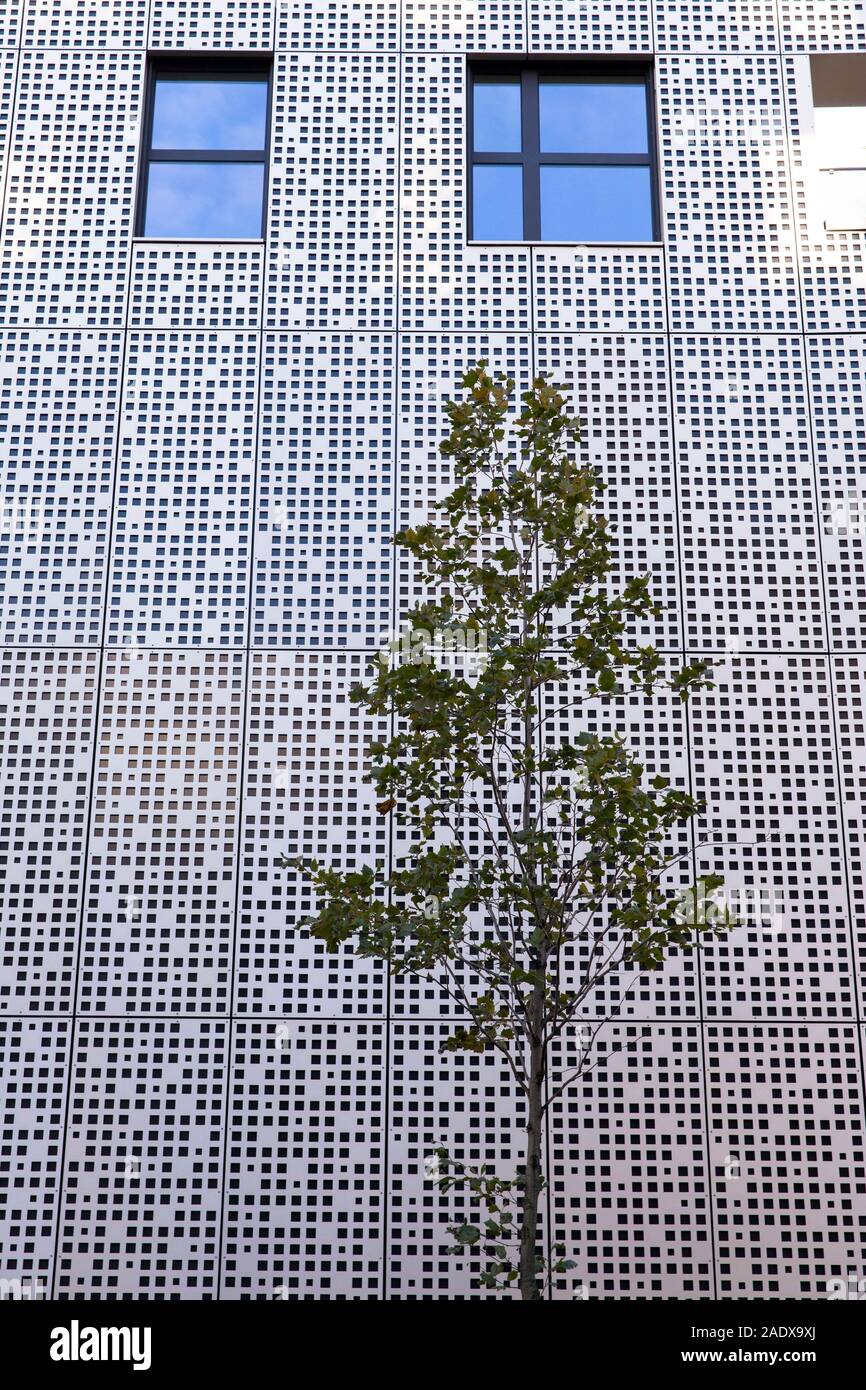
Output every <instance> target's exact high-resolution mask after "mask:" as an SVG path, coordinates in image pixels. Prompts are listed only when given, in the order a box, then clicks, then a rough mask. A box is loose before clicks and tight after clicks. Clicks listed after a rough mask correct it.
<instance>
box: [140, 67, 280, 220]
mask: <svg viewBox="0 0 866 1390" xmlns="http://www.w3.org/2000/svg"><path fill="white" fill-rule="evenodd" d="M269 97H270V73H269V69H268V68H267V67H265V66H264V65H263V64H262V63H259V62H258V61H255V60H252V61H249V60H244V61H236V60H233V59H232V60H226V59H220V58H212V59H200V60H194V61H191V60H190V59H189V58H184V59H179V60H176V61H175V60H171V59H159V60H154V61H153V62H152V64H151V66H150V70H149V77H148V91H147V102H146V136H147V144H146V150H145V159H144V175H143V181H142V189H141V200H140V206H139V234H140V235H142V236H146V237H167V238H175V237H216V238H226V239H231V238H243V237H249V238H258V237H261V236H262V235H263V232H264V206H265V182H266V178H265V176H266V164H267V148H268V121H269V108H270V100H269Z"/></svg>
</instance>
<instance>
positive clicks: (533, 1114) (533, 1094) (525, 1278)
mask: <svg viewBox="0 0 866 1390" xmlns="http://www.w3.org/2000/svg"><path fill="white" fill-rule="evenodd" d="M543 1010H544V991H543V989H542V990H538V989H537V990H536V992H535V997H534V998H533V1001H532V1013H533V1020H532V1022H533V1031H534V1033H535V1037H534V1039H533V1042H532V1045H531V1047H530V1058H529V1096H528V1110H529V1115H528V1119H527V1124H526V1167H525V1170H524V1182H525V1185H524V1189H523V1221H522V1224H521V1227H520V1297H521V1298H522V1299H523V1298H531V1299H540V1298H541V1289H540V1288H539V1284H538V1270H537V1269H536V1263H535V1262H536V1244H537V1241H538V1202H539V1198H540V1196H541V1186H542V1169H541V1158H542V1149H543V1140H542V1123H543V1114H542V1105H543V1096H544V1069H545V1060H546V1059H545V1047H544V1040H543V1038H542V1028H543Z"/></svg>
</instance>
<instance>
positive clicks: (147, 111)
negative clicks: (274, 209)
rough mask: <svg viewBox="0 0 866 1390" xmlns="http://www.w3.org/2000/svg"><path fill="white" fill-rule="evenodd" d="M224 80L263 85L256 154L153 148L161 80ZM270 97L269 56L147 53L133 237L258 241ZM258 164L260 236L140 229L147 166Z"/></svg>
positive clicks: (264, 199) (266, 172)
mask: <svg viewBox="0 0 866 1390" xmlns="http://www.w3.org/2000/svg"><path fill="white" fill-rule="evenodd" d="M226 78H229V79H231V80H232V81H237V82H244V81H247V82H261V81H262V80H264V81H265V82H266V83H267V94H266V96H265V102H266V107H265V134H264V143H263V146H262V148H261V149H260V150H195V149H193V150H167V149H159V150H154V148H153V115H154V105H155V100H156V84H157V82H158V81H159V80H160V79H168V80H169V81H171V80H172V79H174V80H175V81H181V82H182V81H191V82H207V81H213V82H220V81H224V80H225V79H226ZM272 97H273V55H272V54H271V53H268V52H264V53H244V54H242V55H240V56H238V57H237V58H235V57H233V56H227V55H225V54H218V53H207V52H199V53H170V54H169V53H148V55H147V78H146V84H145V92H144V119H143V121H142V139H141V156H140V163H139V167H140V170H141V172H140V176H139V180H138V199H137V204H136V213H135V226H136V236H138V237H142V238H145V239H146V240H148V241H250V240H253V241H261V240H263V239H264V236H265V231H266V228H267V207H268V175H269V172H270V167H269V166H270V159H269V154H270V145H271V108H272ZM181 163H188V164H261V165H262V168H263V172H262V217H261V223H260V226H259V235H258V237H248V236H238V237H231V236H213V237H209V236H207V235H206V233H201V235H198V236H185V235H183V234H179V235H178V236H176V237H166V236H148V235H147V233H146V232H145V230H144V226H145V219H146V217H147V186H148V181H149V179H150V166H151V164H181Z"/></svg>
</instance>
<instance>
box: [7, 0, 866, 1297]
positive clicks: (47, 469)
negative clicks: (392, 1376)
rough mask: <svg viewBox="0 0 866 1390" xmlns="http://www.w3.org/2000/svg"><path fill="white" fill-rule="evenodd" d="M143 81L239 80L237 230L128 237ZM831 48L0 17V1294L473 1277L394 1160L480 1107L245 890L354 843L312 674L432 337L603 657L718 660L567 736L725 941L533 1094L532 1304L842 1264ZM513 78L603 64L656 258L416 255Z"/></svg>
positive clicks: (575, 16) (840, 504)
mask: <svg viewBox="0 0 866 1390" xmlns="http://www.w3.org/2000/svg"><path fill="white" fill-rule="evenodd" d="M147 48H151V49H154V50H158V51H173V50H184V49H186V50H189V51H196V52H203V51H207V50H209V49H213V50H218V51H222V52H233V51H257V50H258V51H268V50H270V49H273V50H274V53H275V61H274V92H273V120H272V136H271V151H270V176H269V192H268V197H269V206H268V233H267V237H266V239H265V242H264V244H262V243H259V242H255V241H241V242H234V243H229V242H226V243H219V242H200V243H195V242H177V243H173V242H171V241H145V240H143V239H134V238H133V235H132V218H133V209H134V203H135V190H136V167H137V162H138V150H139V140H140V124H139V123H140V106H141V96H142V91H143V78H144V58H145V50H146V49H147ZM864 49H866V6H864V3H863V0H826V3H825V2H824V0H822V2H821V3H813V0H737V3H733V0H732V3H729V4H725V5H719V4H717V3H710V0H652V3H650V0H640V3H625V0H604V3H599V4H583V3H581V4H571V3H564V2H561V0H555V3H550V4H548V3H541V0H516V2H514V3H513V2H512V0H402V3H398V0H377V3H375V4H373V5H364V6H359V5H357V4H355V3H353V0H312V3H309V4H303V3H300V0H137V3H124V4H120V3H117V0H81V3H72V0H20V3H9V4H6V5H4V6H3V8H2V14H0V159H5V163H4V164H3V165H0V187H2V192H3V229H2V243H0V296H2V303H3V311H2V312H3V319H2V332H0V428H2V433H3V444H4V464H5V470H4V484H3V505H4V519H3V526H2V533H0V593H2V598H3V617H2V625H3V640H4V642H5V644H6V650H5V651H4V653H3V654H2V659H0V757H2V765H3V766H2V771H3V786H4V794H3V798H2V818H0V862H2V879H3V886H2V895H0V913H2V918H0V926H2V933H3V940H2V951H0V957H2V967H0V1009H2V1014H3V1017H2V1018H0V1068H2V1073H3V1087H2V1090H3V1096H4V1104H5V1106H6V1107H8V1119H7V1118H6V1116H5V1111H4V1130H3V1133H4V1140H3V1145H2V1150H0V1277H2V1278H6V1279H16V1278H17V1279H23V1280H25V1281H26V1280H30V1281H33V1282H34V1284H35V1287H36V1289H37V1296H38V1289H39V1288H40V1287H41V1285H42V1284H43V1283H45V1284H47V1286H48V1289H51V1288H53V1290H54V1292H55V1294H56V1295H57V1296H59V1297H61V1298H71V1297H76V1298H83V1297H93V1298H107V1299H114V1298H119V1297H124V1296H134V1297H142V1298H156V1299H164V1298H188V1299H210V1298H217V1297H222V1298H227V1299H266V1300H273V1299H290V1300H295V1299H326V1300H327V1299H339V1300H343V1299H376V1298H380V1297H388V1298H394V1299H401V1300H422V1299H425V1300H429V1299H446V1298H453V1297H456V1298H465V1297H469V1296H473V1294H472V1279H471V1276H472V1269H471V1267H470V1265H471V1261H465V1260H464V1261H462V1262H461V1261H455V1260H454V1258H453V1257H452V1256H450V1255H448V1254H447V1253H446V1252H445V1246H446V1245H447V1244H448V1243H449V1238H448V1236H447V1234H446V1231H445V1227H446V1226H447V1224H448V1223H449V1221H450V1220H452V1219H453V1218H454V1216H455V1215H456V1214H457V1213H458V1211H459V1210H460V1209H461V1204H460V1202H459V1199H456V1198H455V1197H454V1196H453V1195H448V1196H447V1197H443V1196H442V1195H441V1194H439V1193H438V1191H437V1190H436V1189H435V1187H434V1186H433V1185H432V1184H430V1183H429V1182H427V1181H425V1176H424V1161H425V1157H426V1155H427V1154H428V1153H429V1152H430V1150H431V1148H432V1147H433V1146H434V1145H435V1144H436V1143H437V1142H440V1141H442V1142H446V1143H448V1144H449V1146H450V1147H452V1148H453V1149H454V1150H455V1151H457V1152H458V1153H460V1154H461V1155H462V1156H464V1157H467V1158H469V1159H470V1160H472V1161H475V1160H477V1159H481V1160H488V1161H491V1162H494V1163H497V1164H499V1165H500V1166H501V1167H503V1168H504V1169H506V1170H507V1169H508V1168H509V1167H510V1166H512V1165H513V1164H514V1163H515V1161H516V1156H517V1153H518V1151H519V1141H520V1134H519V1126H518V1119H517V1111H516V1103H515V1096H514V1093H513V1088H512V1085H511V1082H510V1080H509V1077H508V1075H507V1074H505V1073H504V1071H503V1068H502V1066H501V1064H500V1061H499V1059H496V1058H493V1059H491V1058H483V1059H480V1060H479V1059H478V1058H474V1057H464V1056H457V1057H455V1056H451V1055H444V1056H443V1055H441V1054H440V1053H439V1051H438V1047H439V1045H440V1043H441V1041H442V1039H443V1038H444V1037H445V1036H447V1033H448V1031H449V1028H450V1026H451V1020H452V1010H451V1005H450V1003H449V1001H448V1000H447V998H445V997H443V996H442V995H441V994H440V991H439V990H438V989H437V987H436V985H435V984H425V985H419V984H417V983H416V982H407V983H405V984H400V985H398V986H395V985H394V984H389V982H388V980H387V978H386V977H385V975H384V973H383V971H382V970H381V969H380V968H379V967H377V966H374V965H372V964H371V963H370V962H369V961H365V960H363V959H360V958H358V957H357V956H356V955H355V954H354V953H353V952H352V951H351V950H349V949H345V950H343V951H341V952H339V953H337V954H335V955H330V954H328V953H327V952H325V950H324V949H323V947H322V946H321V944H320V943H316V942H313V941H311V940H310V939H309V938H308V936H307V934H306V933H304V932H302V931H298V930H297V927H296V924H297V922H298V921H299V919H302V918H303V917H304V916H306V915H308V914H309V913H310V912H311V911H312V910H313V908H314V906H315V904H314V900H313V898H312V895H311V894H310V893H309V892H308V891H306V890H304V889H303V887H302V885H301V884H300V881H299V880H298V879H297V877H296V876H294V875H292V874H291V873H288V872H285V871H282V870H280V869H278V867H277V865H276V859H277V856H278V855H279V854H280V853H281V852H282V851H283V850H288V851H289V852H290V853H293V854H307V855H318V856H319V857H320V858H322V859H330V858H333V859H334V860H336V861H337V862H339V863H341V864H344V865H351V864H360V863H362V862H368V861H373V860H376V861H380V862H384V861H386V860H387V859H388V856H389V855H390V854H392V853H394V852H397V851H398V850H399V848H400V846H399V842H398V843H394V844H392V836H393V831H392V828H391V826H390V824H389V822H388V820H387V819H386V818H383V817H382V816H380V815H379V814H378V813H377V811H376V808H375V800H374V797H373V794H372V791H371V789H370V788H369V787H368V786H367V785H366V784H364V783H363V781H362V773H363V769H364V766H365V762H366V754H365V748H366V745H367V744H368V743H369V741H370V740H371V739H372V738H374V737H376V736H377V735H379V734H380V733H381V730H380V729H379V728H377V727H374V724H373V721H371V720H369V719H368V718H366V717H365V716H364V714H363V712H361V711H359V710H358V708H357V707H356V706H354V705H351V704H350V703H349V701H348V693H349V689H350V687H351V685H352V684H353V683H355V682H357V681H358V680H360V679H362V678H363V677H364V674H365V671H367V670H368V668H369V662H370V661H371V659H372V658H373V656H374V654H375V651H376V650H377V648H378V647H379V646H380V645H381V642H382V639H383V638H384V637H387V636H389V635H390V634H392V633H393V631H394V628H395V626H398V625H399V619H400V615H401V614H402V613H403V612H405V609H406V607H407V605H408V604H410V603H411V602H413V600H414V597H415V595H416V593H417V575H416V574H415V572H414V570H413V568H412V566H411V565H409V564H407V563H406V561H405V559H402V558H398V557H397V556H395V555H394V554H393V552H392V550H391V547H390V545H389V543H388V542H389V537H390V534H391V532H392V531H393V530H394V529H395V528H396V526H399V525H403V524H406V523H407V522H409V521H410V520H412V519H413V518H416V517H420V516H422V515H424V514H425V511H426V508H427V507H428V506H429V504H430V502H431V501H432V500H433V499H434V498H435V497H436V495H437V494H438V492H439V491H440V490H441V489H442V488H443V487H445V486H447V484H448V470H447V468H446V467H445V466H444V461H443V460H441V459H440V458H439V456H438V452H437V444H438V439H439V437H440V434H441V403H442V399H443V398H444V397H445V396H446V395H448V394H449V393H451V392H452V391H453V389H454V385H455V381H456V378H457V376H458V375H459V373H460V372H461V371H462V370H464V369H465V368H466V367H467V366H468V365H469V364H470V363H472V362H474V361H475V360H477V359H478V358H479V357H484V358H486V359H487V360H489V361H491V363H492V364H493V365H494V366H495V367H501V368H502V369H503V370H505V371H507V372H508V373H509V374H511V375H513V376H515V377H516V379H517V381H518V384H519V386H520V387H521V388H523V387H525V385H526V384H527V382H528V381H529V380H530V379H531V377H532V375H533V374H534V373H535V372H537V371H539V370H544V371H551V372H553V373H554V374H555V375H557V376H558V377H559V378H560V379H561V380H564V381H565V382H566V383H567V384H568V385H569V386H570V387H571V388H572V390H573V392H574V396H575V399H576V404H577V409H578V411H579V412H580V413H581V415H582V416H583V418H584V421H585V438H584V446H583V447H584V450H585V452H586V456H587V457H588V458H590V459H592V461H593V462H594V463H595V464H596V465H597V466H598V467H599V469H600V471H601V473H602V474H603V476H604V477H605V479H606V481H607V483H608V487H609V491H608V494H607V505H608V509H609V511H610V512H611V514H612V515H613V517H614V519H615V521H616V523H617V526H618V532H619V537H620V543H621V557H620V563H621V569H622V573H623V574H625V573H631V572H634V571H636V570H637V571H646V572H649V573H650V574H651V575H652V577H653V582H654V588H655V591H656V592H657V593H658V594H659V596H660V597H661V600H662V603H663V605H664V607H665V614H664V618H663V620H662V622H661V624H660V625H659V628H658V630H656V631H643V632H641V633H636V634H634V636H635V638H637V637H639V638H640V640H644V641H648V640H652V641H654V642H655V643H656V644H657V645H658V646H659V647H660V648H661V649H662V650H664V651H665V652H667V653H669V654H670V658H671V659H672V660H675V659H676V657H677V654H678V653H681V652H688V653H690V654H709V655H711V656H712V657H713V658H714V659H716V660H717V661H718V662H719V663H720V669H719V673H718V681H719V688H718V690H717V691H716V692H714V693H711V694H707V695H705V696H703V697H702V698H701V699H700V700H699V701H697V702H696V703H695V704H694V705H693V706H691V707H690V708H689V709H688V710H685V709H683V708H681V707H680V706H678V705H676V704H674V703H671V702H659V703H657V704H655V705H654V706H653V707H652V708H650V709H647V708H645V707H643V703H642V702H636V701H631V702H624V704H623V707H622V709H621V710H620V711H618V727H623V728H624V729H625V730H626V731H627V733H628V735H629V737H630V739H631V740H632V741H633V743H634V745H635V747H637V748H638V749H639V750H640V752H641V753H642V755H643V756H645V757H646V759H647V761H648V763H649V765H650V766H651V767H652V768H653V770H658V771H664V772H666V773H667V774H668V775H670V776H671V777H672V778H673V780H674V781H675V782H676V784H677V785H679V786H684V787H686V786H687V787H690V788H691V789H692V790H693V791H694V792H696V793H698V794H702V795H705V796H706V798H707V801H708V809H707V812H706V815H705V818H704V821H703V823H702V824H701V826H700V827H699V828H698V831H697V843H696V844H695V846H694V851H695V853H694V860H693V863H694V865H695V867H696V868H698V869H699V870H704V869H706V868H709V867H711V866H715V865H716V864H718V862H719V858H721V859H722V860H723V868H724V871H725V873H726V875H727V877H728V879H729V881H730V883H731V884H732V886H733V888H734V890H735V892H737V893H738V894H739V900H740V901H741V902H742V903H743V904H745V905H746V910H747V917H746V920H745V922H744V923H743V925H742V926H741V927H740V928H739V929H738V931H737V933H736V935H735V936H734V937H732V938H731V939H730V941H728V942H726V943H725V944H724V945H715V946H713V947H712V948H711V949H710V950H709V951H708V952H707V954H706V955H705V956H704V957H703V958H702V960H701V961H700V962H698V961H696V960H695V959H694V958H691V957H689V958H687V957H683V958H681V959H677V960H675V961H673V962H672V963H671V965H670V967H669V969H668V970H667V971H666V972H665V973H664V975H662V976H659V977H656V978H652V979H649V980H645V981H642V982H641V983H640V987H639V988H637V989H635V990H634V991H633V994H630V995H629V999H628V1002H627V1004H626V1005H625V1006H624V1011H623V1014H622V1016H621V1018H620V1019H619V1020H618V1022H617V1023H616V1024H615V1025H613V1027H612V1029H611V1030H609V1034H608V1036H607V1037H606V1038H605V1039H604V1046H605V1048H606V1052H607V1060H606V1064H605V1066H603V1067H602V1068H600V1069H599V1070H598V1071H597V1072H595V1073H593V1074H592V1076H590V1077H588V1078H586V1079H585V1080H584V1081H583V1082H582V1083H581V1086H580V1088H578V1089H577V1090H576V1091H575V1092H574V1093H569V1094H567V1095H566V1096H564V1097H563V1098H562V1099H561V1100H559V1101H557V1102H556V1105H555V1107H554V1110H553V1112H552V1115H551V1119H550V1127H549V1141H550V1154H551V1187H550V1191H549V1200H548V1206H547V1209H546V1211H545V1213H544V1223H543V1224H544V1230H545V1233H547V1232H549V1233H550V1234H551V1235H552V1236H554V1237H555V1238H556V1239H557V1240H563V1241H565V1243H566V1244H567V1245H568V1246H569V1247H570V1253H571V1254H572V1255H573V1257H574V1258H575V1259H576V1260H577V1261H578V1269H577V1271H576V1272H575V1276H574V1278H573V1279H571V1278H569V1279H568V1280H563V1281H561V1286H558V1287H557V1289H556V1290H555V1297H557V1298H558V1299H575V1298H580V1299H582V1298H584V1297H586V1298H590V1299H591V1298H596V1297H603V1298H678V1299H692V1298H707V1297H719V1298H723V1299H724V1298H735V1297H765V1296H770V1297H773V1296H781V1297H786V1298H793V1299H796V1298H802V1297H815V1296H819V1297H820V1296H821V1295H822V1294H823V1293H824V1292H825V1290H826V1287H827V1280H828V1279H829V1278H832V1277H839V1276H841V1277H842V1278H845V1277H847V1276H848V1275H849V1274H850V1273H851V1272H854V1273H856V1274H857V1276H858V1277H861V1276H862V1273H863V1270H864V1265H866V1242H864V1219H866V1198H864V1172H863V1163H864V1159H863V1149H862V1126H863V1108H864V1107H863V1055H862V1045H863V1036H862V1034H863V1027H864V1017H863V1006H864V1001H863V993H862V989H863V980H864V978H866V977H864V970H866V964H864V945H863V941H864V931H866V905H864V886H863V885H864V877H863V863H862V846H863V831H862V825H863V794H864V787H866V771H864V753H863V749H864V735H863V726H864V725H863V703H862V695H861V691H862V686H863V671H862V666H863V661H864V656H863V652H864V649H866V644H864V637H863V631H862V617H861V612H862V609H863V602H862V600H863V575H862V571H863V554H862V549H863V536H864V533H866V505H864V502H863V488H862V482H861V478H860V473H861V470H862V458H863V452H864V443H866V438H864V431H866V425H864V420H863V400H864V375H866V354H864V348H863V342H864V340H863V337H862V326H863V311H864V307H866V301H864V294H866V289H864V286H866V275H864V265H863V233H858V232H851V233H830V234H825V232H824V229H823V225H819V220H818V218H817V214H816V203H815V197H814V191H813V171H812V169H811V166H810V163H809V160H810V154H809V148H810V147H809V139H808V137H809V133H810V130H811V109H810V90H809V77H808V57H807V55H808V53H809V52H814V51H863V50H864ZM521 52H530V53H533V54H538V55H541V56H552V55H561V54H566V53H580V54H583V55H591V54H598V55H600V56H604V55H608V54H635V55H637V54H643V55H647V56H651V55H654V57H655V85H656V105H657V124H658V142H659V160H660V188H661V191H662V209H663V214H664V242H663V243H659V244H656V245H651V246H639V245H634V246H622V247H610V246H598V245H596V246H579V247H570V246H535V247H524V246H508V245H503V244H498V245H497V244H493V243H490V244H475V245H473V244H471V243H468V241H467V237H466V226H465V207H466V189H465V176H466V175H465V125H464V119H465V118H464V109H465V101H464V97H465V92H464V81H465V71H466V60H467V56H468V55H469V54H476V55H482V54H484V53H491V54H493V53H504V54H507V53H521ZM7 131H8V139H5V138H2V137H3V135H4V134H5V133H6V132H7ZM392 557H393V558H392ZM563 719H565V716H563ZM470 829H471V827H470ZM705 838H706V839H709V840H710V841H711V842H712V847H710V846H705V845H703V844H702V843H701V842H702V840H703V839H705ZM722 842H723V843H724V848H721V849H720V848H719V845H720V844H721V843H722ZM688 845H689V842H688V840H684V842H683V847H684V848H688ZM690 868H691V865H690V864H689V863H688V862H687V863H686V864H684V866H683V869H682V873H683V881H685V879H686V878H687V877H688V876H689V871H690ZM627 983H628V982H627V981H622V982H618V983H617V984H616V985H614V986H613V990H614V994H612V996H611V997H612V998H615V997H616V996H615V990H616V989H618V988H622V987H623V985H624V984H627ZM577 1046H578V1042H577V1040H569V1041H568V1042H567V1043H565V1044H564V1045H563V1047H562V1048H561V1049H560V1051H559V1054H558V1056H557V1058H556V1059H555V1067H554V1076H557V1075H560V1074H561V1072H562V1068H564V1067H568V1066H569V1064H571V1065H573V1064H574V1062H575V1060H576V1055H577V1054H576V1048H577ZM476 1296H477V1295H476Z"/></svg>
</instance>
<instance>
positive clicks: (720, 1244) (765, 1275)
mask: <svg viewBox="0 0 866 1390" xmlns="http://www.w3.org/2000/svg"><path fill="white" fill-rule="evenodd" d="M857 1032H858V1030H857V1029H856V1028H853V1027H844V1026H835V1027H834V1026H833V1025H827V1024H817V1023H816V1024H810V1025H808V1026H806V1025H802V1024H801V1025H799V1026H794V1025H787V1026H785V1025H776V1026H771V1025H769V1024H766V1025H744V1024H740V1025H739V1026H734V1025H732V1026H730V1027H722V1026H719V1027H713V1026H710V1027H708V1028H707V1030H706V1057H707V1063H706V1065H707V1090H708V1097H709V1115H710V1119H709V1155H710V1159H709V1161H710V1169H711V1174H712V1181H713V1206H714V1210H715V1225H716V1240H717V1260H718V1277H719V1285H718V1287H719V1296H720V1297H721V1298H821V1297H825V1296H826V1291H827V1281H828V1280H829V1279H831V1278H833V1277H836V1278H839V1277H841V1278H842V1279H843V1280H845V1279H847V1278H848V1276H849V1274H850V1271H851V1270H854V1269H859V1268H860V1267H861V1264H862V1259H863V1207H862V1195H861V1194H862V1188H863V1179H864V1158H863V1101H862V1093H861V1091H860V1088H859V1086H858V1084H857V1074H858V1056H859V1049H860V1046H861V1045H862V1039H858V1037H857Z"/></svg>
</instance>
